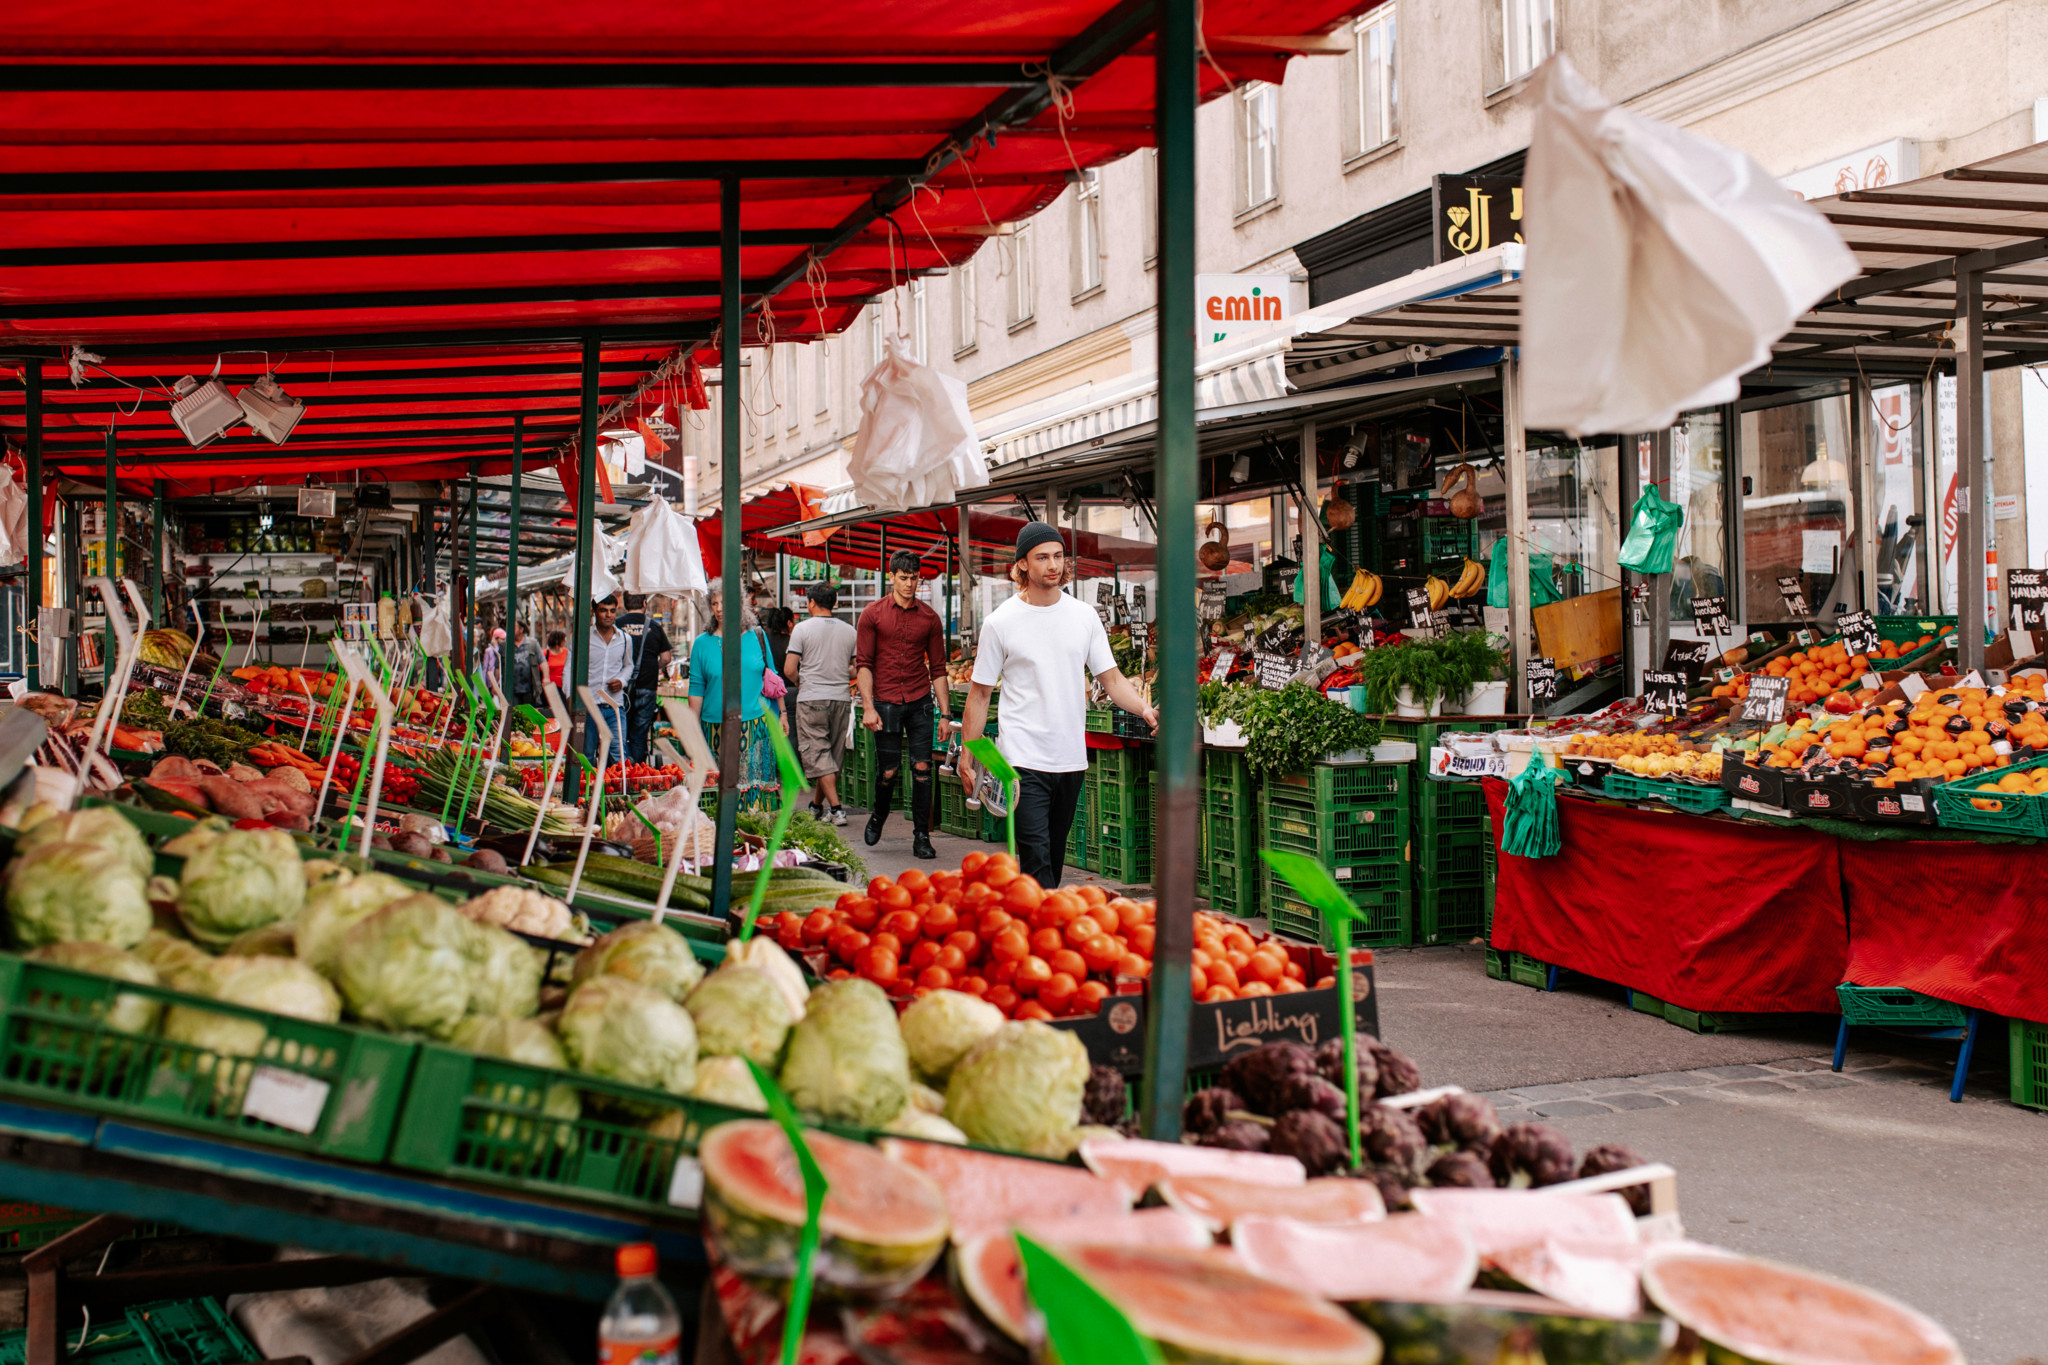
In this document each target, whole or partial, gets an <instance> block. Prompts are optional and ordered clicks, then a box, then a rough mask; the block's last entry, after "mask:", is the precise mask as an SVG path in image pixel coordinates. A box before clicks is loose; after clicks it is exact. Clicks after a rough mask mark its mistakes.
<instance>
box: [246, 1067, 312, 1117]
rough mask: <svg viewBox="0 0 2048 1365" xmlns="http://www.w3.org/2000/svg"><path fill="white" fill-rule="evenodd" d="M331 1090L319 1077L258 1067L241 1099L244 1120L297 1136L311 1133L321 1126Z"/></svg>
mask: <svg viewBox="0 0 2048 1365" xmlns="http://www.w3.org/2000/svg"><path fill="white" fill-rule="evenodd" d="M332 1088H333V1087H331V1086H329V1085H328V1084H327V1082H325V1081H323V1080H321V1079H320V1078H319V1077H318V1076H308V1075H305V1074H303V1073H301V1072H297V1071H286V1070H285V1069H284V1068H282V1067H276V1066H259V1067H257V1068H256V1069H255V1070H254V1071H252V1072H250V1073H249V1088H248V1089H247V1090H246V1091H244V1092H243V1095H242V1117H243V1118H245V1119H257V1120H260V1121H261V1122H264V1123H269V1124H274V1125H276V1126H277V1127H279V1128H288V1129H290V1130H291V1131H292V1132H294V1133H311V1132H313V1131H314V1130H315V1129H317V1128H318V1127H319V1126H320V1114H321V1111H322V1110H324V1109H325V1108H326V1107H327V1094H328V1092H329V1090H331V1089H332Z"/></svg>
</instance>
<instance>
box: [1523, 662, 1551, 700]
mask: <svg viewBox="0 0 2048 1365" xmlns="http://www.w3.org/2000/svg"><path fill="white" fill-rule="evenodd" d="M1523 672H1524V674H1525V676H1527V678H1528V680H1529V700H1530V701H1556V700H1557V664H1556V662H1555V661H1554V660H1551V659H1548V658H1544V659H1531V660H1529V662H1528V663H1527V664H1526V665H1525V666H1524V668H1523Z"/></svg>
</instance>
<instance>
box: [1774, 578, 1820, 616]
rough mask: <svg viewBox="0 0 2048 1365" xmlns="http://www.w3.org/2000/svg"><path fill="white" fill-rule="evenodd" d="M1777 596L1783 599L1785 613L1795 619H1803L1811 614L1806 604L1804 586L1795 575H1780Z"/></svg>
mask: <svg viewBox="0 0 2048 1365" xmlns="http://www.w3.org/2000/svg"><path fill="white" fill-rule="evenodd" d="M1778 596H1780V597H1782V598H1784V599H1785V613H1786V614H1787V615H1788V616H1790V617H1791V618H1792V619H1793V620H1795V621H1803V620H1805V619H1806V618H1807V617H1809V616H1811V615H1813V612H1812V611H1811V610H1810V609H1809V608H1808V607H1807V605H1806V588H1805V587H1804V585H1802V584H1801V583H1800V581H1799V579H1798V578H1797V577H1794V576H1787V575H1780V576H1779V578H1778Z"/></svg>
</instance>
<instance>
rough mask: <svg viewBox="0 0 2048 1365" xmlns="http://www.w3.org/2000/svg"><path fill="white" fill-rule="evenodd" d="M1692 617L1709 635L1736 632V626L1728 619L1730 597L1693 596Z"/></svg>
mask: <svg viewBox="0 0 2048 1365" xmlns="http://www.w3.org/2000/svg"><path fill="white" fill-rule="evenodd" d="M1692 619H1693V623H1694V624H1695V625H1697V626H1698V627H1699V628H1700V629H1701V630H1704V631H1706V632H1707V633H1708V634H1709V635H1732V634H1734V626H1733V625H1732V624H1731V623H1730V622H1729V620H1728V599H1727V598H1725V597H1695V598H1693V599H1692Z"/></svg>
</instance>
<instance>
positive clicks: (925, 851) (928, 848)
mask: <svg viewBox="0 0 2048 1365" xmlns="http://www.w3.org/2000/svg"><path fill="white" fill-rule="evenodd" d="M910 856H911V857H913V858H936V857H938V856H939V851H938V850H937V849H935V848H933V847H932V841H931V836H930V835H928V834H926V833H925V832H924V831H923V830H919V831H917V833H915V834H913V835H911V836H910Z"/></svg>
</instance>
